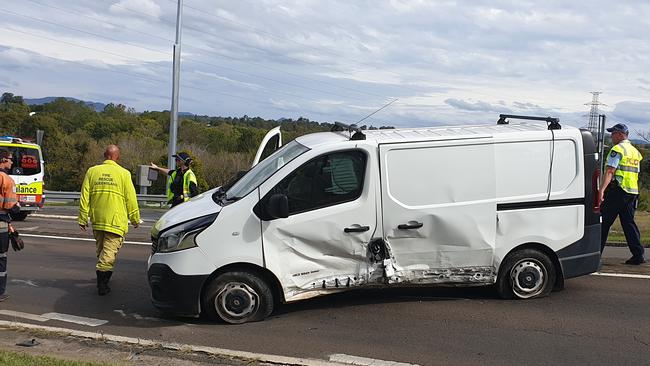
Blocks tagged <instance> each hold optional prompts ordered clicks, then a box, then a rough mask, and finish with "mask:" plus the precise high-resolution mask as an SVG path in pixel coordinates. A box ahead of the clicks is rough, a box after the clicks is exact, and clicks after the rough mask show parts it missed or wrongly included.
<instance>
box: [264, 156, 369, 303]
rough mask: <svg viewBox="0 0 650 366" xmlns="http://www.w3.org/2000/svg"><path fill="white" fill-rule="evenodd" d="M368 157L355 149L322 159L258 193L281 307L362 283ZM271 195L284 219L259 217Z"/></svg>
mask: <svg viewBox="0 0 650 366" xmlns="http://www.w3.org/2000/svg"><path fill="white" fill-rule="evenodd" d="M372 158H374V159H376V157H373V156H372V155H371V154H369V152H368V151H366V150H362V149H350V150H343V151H336V152H328V153H322V154H319V155H317V156H315V157H312V158H310V159H309V160H308V161H306V162H304V163H302V164H301V165H300V166H298V167H297V168H295V169H294V170H293V171H291V172H290V173H289V174H287V175H286V176H285V177H284V178H282V179H281V180H280V181H279V182H276V183H269V182H267V183H265V184H263V185H262V186H261V187H260V192H261V196H262V199H261V200H260V204H259V205H258V206H259V207H260V208H257V209H256V210H257V211H258V212H260V216H262V240H263V247H264V258H265V264H266V266H267V268H268V269H269V270H271V272H273V273H274V274H276V276H277V277H278V279H279V280H280V283H281V284H282V287H283V292H284V295H285V300H286V301H295V300H299V299H304V298H308V297H313V296H317V295H319V294H322V293H329V292H336V291H339V290H343V289H349V288H353V287H357V286H360V285H362V284H365V283H367V280H368V272H369V265H368V259H367V258H368V243H369V242H370V241H371V238H372V237H373V234H374V233H375V230H376V227H377V207H376V199H375V197H376V193H375V189H376V188H375V187H376V185H375V181H376V179H369V176H370V174H371V173H370V170H371V169H370V160H371V159H372ZM375 174H376V171H375ZM271 196H275V197H276V198H277V197H281V199H285V198H286V200H287V203H288V212H287V215H286V216H287V217H279V218H274V217H265V213H264V206H265V205H267V204H268V203H267V202H268V201H269V200H270V197H271Z"/></svg>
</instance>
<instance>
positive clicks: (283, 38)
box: [167, 0, 408, 89]
mask: <svg viewBox="0 0 650 366" xmlns="http://www.w3.org/2000/svg"><path fill="white" fill-rule="evenodd" d="M167 1H171V2H174V1H175V0H167ZM184 6H185V7H186V8H189V9H192V10H195V11H197V12H200V13H201V14H207V15H209V16H212V17H214V18H219V19H222V20H224V21H226V22H229V23H233V24H237V25H241V26H244V27H247V28H249V29H251V30H253V31H255V32H257V33H264V34H267V35H268V36H270V37H272V38H275V39H278V40H281V41H288V42H291V43H295V44H297V45H299V46H301V47H306V48H310V49H312V50H315V51H321V52H325V53H329V54H330V55H332V56H336V57H337V58H344V57H343V56H342V55H341V54H340V53H337V52H335V51H332V50H329V49H325V48H321V47H314V46H311V45H309V44H305V43H301V42H298V41H295V40H293V39H291V38H286V37H280V36H277V35H275V34H273V33H270V32H268V31H265V30H263V29H259V28H255V27H253V26H251V25H249V24H246V23H242V22H238V21H236V20H232V19H228V18H226V17H222V16H220V15H217V14H213V13H211V12H209V11H207V10H204V9H200V8H197V7H193V6H190V5H187V3H186V4H185V5H184ZM285 57H287V56H285ZM300 61H301V62H305V63H308V62H306V61H304V60H300ZM349 61H350V62H354V63H355V64H360V65H366V66H369V67H371V68H372V69H377V67H376V66H374V65H371V64H368V63H364V62H362V61H359V60H349ZM382 71H385V72H388V73H391V74H393V75H396V76H400V77H401V76H402V75H401V74H399V73H396V72H393V71H390V70H382ZM343 74H345V73H343ZM346 75H350V74H346ZM407 89H408V88H407Z"/></svg>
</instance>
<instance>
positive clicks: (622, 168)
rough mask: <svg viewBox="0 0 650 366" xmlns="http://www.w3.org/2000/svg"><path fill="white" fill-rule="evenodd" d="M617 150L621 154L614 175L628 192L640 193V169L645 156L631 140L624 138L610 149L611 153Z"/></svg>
mask: <svg viewBox="0 0 650 366" xmlns="http://www.w3.org/2000/svg"><path fill="white" fill-rule="evenodd" d="M613 152H616V153H618V154H620V155H621V160H620V162H619V163H618V167H617V168H616V172H615V173H614V176H615V177H616V180H617V181H618V182H619V186H620V187H621V188H622V189H623V190H624V191H625V192H627V193H631V194H639V171H640V167H641V160H642V159H643V156H641V153H640V152H639V150H637V149H636V148H635V147H634V146H632V144H631V143H630V141H629V140H623V141H621V142H620V143H618V144H617V145H616V146H614V147H613V148H612V150H610V152H609V154H610V156H611V154H612V153H613Z"/></svg>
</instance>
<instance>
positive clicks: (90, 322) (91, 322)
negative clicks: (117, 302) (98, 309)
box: [41, 313, 108, 327]
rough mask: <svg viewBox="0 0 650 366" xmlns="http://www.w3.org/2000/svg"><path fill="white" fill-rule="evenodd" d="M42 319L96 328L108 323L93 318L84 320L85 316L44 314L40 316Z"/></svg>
mask: <svg viewBox="0 0 650 366" xmlns="http://www.w3.org/2000/svg"><path fill="white" fill-rule="evenodd" d="M41 316H42V317H43V318H47V319H52V320H60V321H62V322H68V323H75V324H81V325H87V326H89V327H96V326H99V325H103V324H106V323H108V320H102V319H95V318H86V317H85V316H76V315H70V314H61V313H45V314H41Z"/></svg>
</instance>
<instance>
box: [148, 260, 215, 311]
mask: <svg viewBox="0 0 650 366" xmlns="http://www.w3.org/2000/svg"><path fill="white" fill-rule="evenodd" d="M147 277H148V279H149V287H150V288H151V302H152V303H153V306H155V307H156V308H157V309H159V310H160V311H162V312H164V313H169V314H176V315H189V316H197V315H199V311H200V309H199V303H200V300H201V299H200V296H201V288H202V287H203V283H204V282H205V280H206V279H207V278H208V275H196V276H183V275H179V274H177V273H175V272H174V271H172V269H171V268H169V266H167V265H166V264H162V263H154V264H152V265H151V267H150V268H149V271H147Z"/></svg>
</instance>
